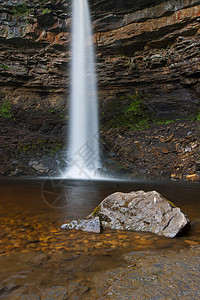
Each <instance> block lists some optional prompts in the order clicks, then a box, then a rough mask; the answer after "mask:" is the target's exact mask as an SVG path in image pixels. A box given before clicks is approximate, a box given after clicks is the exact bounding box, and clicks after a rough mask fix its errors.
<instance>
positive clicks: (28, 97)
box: [0, 0, 200, 117]
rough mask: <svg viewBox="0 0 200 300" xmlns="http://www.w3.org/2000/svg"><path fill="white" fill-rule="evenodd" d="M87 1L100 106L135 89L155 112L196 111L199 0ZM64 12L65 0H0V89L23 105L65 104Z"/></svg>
mask: <svg viewBox="0 0 200 300" xmlns="http://www.w3.org/2000/svg"><path fill="white" fill-rule="evenodd" d="M90 7H91V12H92V18H93V26H94V41H95V44H96V52H97V69H98V79H99V80H98V82H99V98H100V102H101V103H102V105H103V107H104V106H105V105H107V103H108V102H109V101H115V100H116V99H119V97H121V96H123V95H135V94H137V93H141V94H142V95H143V97H144V101H145V102H146V104H147V106H148V109H149V110H150V111H151V113H152V114H153V115H156V116H158V117H163V116H167V117H168V116H171V117H172V116H173V117H177V116H179V117H180V115H182V116H185V115H186V114H190V113H191V114H192V113H194V111H195V110H196V105H197V104H198V101H199V94H200V85H199V76H200V63H199V47H200V43H199V34H200V4H199V1H198V0H184V1H183V0H175V1H172V0H168V1H156V0H125V1H122V0H118V1H112V0H110V1H104V0H102V1H100V0H99V1H98V0H91V1H90ZM70 14H71V5H70V1H66V0H52V1H43V0H40V1H39V0H33V1H28V0H27V1H24V0H21V1H16V0H6V1H5V0H1V1H0V36H1V37H0V41H1V43H0V71H1V78H0V86H1V95H2V97H3V96H4V93H6V97H7V98H9V100H10V101H11V102H12V103H15V104H16V105H18V106H20V107H22V108H27V107H29V106H30V107H31V108H35V109H40V108H41V109H44V108H45V107H47V106H55V107H59V108H60V106H62V105H63V106H65V105H66V101H65V100H64V99H66V95H68V93H69V60H70V55H69V47H70ZM106 100H107V101H106ZM105 108H106V106H105Z"/></svg>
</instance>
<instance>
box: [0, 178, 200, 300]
mask: <svg viewBox="0 0 200 300" xmlns="http://www.w3.org/2000/svg"><path fill="white" fill-rule="evenodd" d="M139 189H143V190H145V191H148V190H157V191H159V192H160V193H162V194H163V195H164V196H165V197H166V198H167V199H169V200H170V201H172V202H173V203H175V204H176V205H177V206H179V207H180V208H181V209H182V210H183V212H184V213H185V214H187V216H188V217H189V219H190V220H191V224H192V226H191V229H190V231H189V232H188V233H187V235H186V236H183V237H179V238H176V239H167V238H163V237H158V236H155V235H153V234H150V233H138V232H120V231H111V230H106V231H105V232H104V233H102V234H100V235H97V234H91V233H83V232H79V231H77V232H76V231H73V230H72V231H65V230H60V226H61V224H63V223H64V222H65V221H66V220H69V219H73V218H84V217H86V216H87V215H88V214H89V213H91V212H92V210H93V209H94V208H95V207H96V206H97V205H98V204H99V203H100V201H102V200H103V199H104V198H105V197H106V196H107V195H108V194H110V193H113V192H115V191H123V192H129V191H131V190H139ZM198 244H200V187H199V185H198V184H186V183H184V184H183V183H162V182H140V181H137V182H120V181H115V182H103V181H102V182H100V181H99V182H98V181H96V182H87V181H60V180H53V181H51V180H45V179H44V180H43V179H40V180H39V179H34V180H26V179H18V180H14V179H1V180H0V245H1V247H0V265H1V269H0V281H1V285H0V297H1V295H2V297H3V299H7V298H5V295H6V297H9V295H11V296H10V297H11V298H8V299H18V298H17V297H18V296H16V295H18V294H20V293H21V294H22V295H24V294H28V295H29V296H30V289H33V288H34V289H35V288H36V289H39V290H41V289H44V288H45V289H47V288H49V287H51V288H52V287H54V286H57V285H62V286H63V285H64V286H66V285H69V284H71V283H72V282H73V284H75V282H76V283H77V282H78V283H79V288H78V291H79V292H80V290H81V289H82V290H83V293H84V289H86V290H87V287H88V285H90V284H89V283H88V282H90V279H91V278H92V276H93V275H92V274H94V273H96V272H99V271H102V270H106V269H111V268H115V267H118V266H120V265H122V264H123V261H122V260H121V255H122V254H123V253H128V252H130V251H149V250H154V251H159V249H172V250H179V249H182V248H185V247H188V245H198ZM49 274H51V275H49ZM10 286H14V288H9V287H10ZM25 286H26V288H25ZM27 286H28V290H27ZM80 286H81V287H83V288H81V287H80ZM90 288H91V286H90V287H89V289H90ZM71 290H72V294H73V295H74V293H75V292H74V285H73V287H71ZM31 291H32V290H31ZM13 293H14V294H13ZM16 293H18V294H16ZM34 293H35V292H34ZM77 293H78V292H77ZM45 299H46V298H45ZM49 299H54V298H52V296H50V298H49ZM55 299H57V298H55Z"/></svg>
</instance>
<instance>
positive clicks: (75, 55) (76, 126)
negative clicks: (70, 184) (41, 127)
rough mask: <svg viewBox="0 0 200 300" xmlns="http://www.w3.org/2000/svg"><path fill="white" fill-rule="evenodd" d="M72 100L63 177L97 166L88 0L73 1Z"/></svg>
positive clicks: (87, 173) (89, 174)
mask: <svg viewBox="0 0 200 300" xmlns="http://www.w3.org/2000/svg"><path fill="white" fill-rule="evenodd" d="M72 13H73V21H72V64H71V101H70V116H69V137H68V151H67V163H68V167H67V170H65V172H64V174H63V177H64V178H86V179H91V178H94V177H95V176H96V175H97V169H98V168H99V167H100V155H99V136H98V135H99V128H98V107H97V86H96V70H95V57H94V46H93V42H92V30H91V20H90V12H89V5H88V1H87V0H74V1H73V11H72Z"/></svg>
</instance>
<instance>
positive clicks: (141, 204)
mask: <svg viewBox="0 0 200 300" xmlns="http://www.w3.org/2000/svg"><path fill="white" fill-rule="evenodd" d="M97 216H98V217H99V218H100V220H101V224H102V227H103V228H111V229H117V230H133V231H148V232H152V233H155V234H158V235H162V236H166V237H170V238H173V237H175V236H176V235H177V234H179V233H180V232H181V231H182V230H183V229H185V228H186V226H187V225H189V223H190V221H189V219H188V218H187V217H186V216H185V215H184V214H183V213H182V212H181V210H180V208H178V207H175V206H174V205H173V204H172V203H170V202H169V201H167V200H166V199H165V198H164V197H163V196H162V195H161V194H159V193H158V192H156V191H150V192H147V193H146V192H144V191H137V192H130V193H120V192H117V193H114V194H112V195H110V196H108V197H107V198H105V199H104V200H103V201H102V202H101V203H100V205H99V206H98V207H97V208H96V209H95V210H94V211H93V213H92V214H90V215H89V216H88V219H93V218H94V219H96V217H97Z"/></svg>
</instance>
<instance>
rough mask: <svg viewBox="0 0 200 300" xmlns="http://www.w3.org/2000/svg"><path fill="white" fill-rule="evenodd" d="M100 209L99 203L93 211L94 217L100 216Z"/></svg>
mask: <svg viewBox="0 0 200 300" xmlns="http://www.w3.org/2000/svg"><path fill="white" fill-rule="evenodd" d="M100 209H101V207H100V205H98V206H97V207H96V208H95V209H94V211H93V213H92V215H93V217H97V216H98V214H99V212H100Z"/></svg>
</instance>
